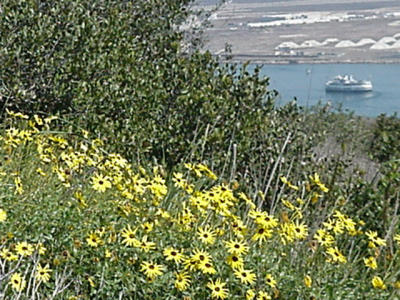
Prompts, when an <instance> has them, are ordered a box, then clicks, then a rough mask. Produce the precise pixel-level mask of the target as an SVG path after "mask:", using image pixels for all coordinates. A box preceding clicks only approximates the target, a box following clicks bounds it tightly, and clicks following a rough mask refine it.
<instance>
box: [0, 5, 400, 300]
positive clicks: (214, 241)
mask: <svg viewBox="0 0 400 300" xmlns="http://www.w3.org/2000/svg"><path fill="white" fill-rule="evenodd" d="M190 4H191V1H189V0H188V1H176V0H174V1H172V0H171V1H158V0H152V1H148V0H138V1H114V0H96V1H86V0H83V1H75V0H72V1H67V2H60V1H58V2H57V1H56V2H53V3H50V2H40V1H11V0H5V1H3V2H2V3H1V4H0V20H1V21H0V46H1V47H0V63H1V65H2V68H0V83H1V84H0V97H1V102H0V105H1V107H0V109H1V111H0V112H1V124H0V132H1V135H0V162H1V164H0V191H1V192H0V241H1V242H0V299H71V300H72V299H210V298H213V299H246V300H247V299H396V297H400V277H399V276H400V268H399V267H400V261H399V257H398V256H399V253H400V252H399V247H400V228H399V220H398V209H399V200H400V199H399V197H400V167H399V165H400V145H399V141H400V138H399V132H400V121H399V119H398V118H397V116H390V117H389V116H384V115H382V116H379V117H378V118H377V119H376V120H368V119H365V118H360V117H356V116H354V115H351V114H350V115H349V114H344V113H341V112H340V111H331V110H329V109H327V108H326V107H315V108H313V109H312V110H311V111H304V110H303V109H302V108H301V107H298V106H297V105H296V103H295V102H293V103H290V104H288V105H286V106H283V107H276V106H275V103H274V99H275V97H276V91H272V90H270V89H269V88H268V78H261V77H260V76H259V68H256V69H255V71H254V72H251V73H250V72H248V71H247V64H243V65H234V64H222V63H221V62H220V61H219V60H218V58H215V57H213V56H211V55H210V54H209V53H208V52H204V51H201V49H200V45H201V39H199V37H200V30H201V27H199V28H196V27H190V26H188V22H187V20H188V18H189V17H190V16H193V14H196V15H197V19H198V20H201V19H202V18H203V17H204V13H201V12H196V13H195V12H192V11H191V10H190Z"/></svg>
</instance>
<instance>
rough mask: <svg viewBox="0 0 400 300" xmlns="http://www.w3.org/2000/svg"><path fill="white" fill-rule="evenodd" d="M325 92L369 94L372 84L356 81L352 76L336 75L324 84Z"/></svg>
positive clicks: (367, 81)
mask: <svg viewBox="0 0 400 300" xmlns="http://www.w3.org/2000/svg"><path fill="white" fill-rule="evenodd" d="M325 90H326V91H327V92H370V91H372V82H371V81H369V80H357V79H355V78H354V77H353V76H352V75H344V76H341V75H338V76H336V77H335V78H333V79H332V80H329V81H328V82H327V83H325Z"/></svg>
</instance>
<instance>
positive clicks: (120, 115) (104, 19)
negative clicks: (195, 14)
mask: <svg viewBox="0 0 400 300" xmlns="http://www.w3.org/2000/svg"><path fill="white" fill-rule="evenodd" d="M189 3H190V1H189V0H187V1H175V0H174V1H172V0H171V1H155V0H154V1H147V0H146V1H144V0H141V1H112V0H108V1H105V0H103V1H100V0H99V1H68V2H57V1H56V2H51V3H50V2H40V3H39V2H35V1H3V3H2V6H1V15H0V18H1V22H0V32H1V33H0V48H1V50H0V51H1V52H0V64H1V65H2V68H1V70H0V80H1V86H0V94H1V97H2V99H3V102H2V103H3V109H2V111H3V112H4V107H6V108H9V109H15V110H18V111H22V112H25V113H28V114H32V112H37V113H39V114H42V115H43V114H46V113H47V114H48V113H50V114H55V113H60V114H62V115H63V117H64V118H68V119H69V120H70V125H71V128H84V129H86V130H88V131H89V132H90V133H91V134H92V136H95V137H102V138H103V139H105V140H107V141H108V142H107V143H106V145H108V147H110V150H112V151H114V150H116V149H118V151H122V152H123V153H124V154H125V155H126V156H127V157H130V158H132V159H134V160H137V161H141V160H153V159H156V160H157V161H159V162H161V163H165V164H167V165H168V166H173V165H174V164H175V163H177V162H179V161H182V160H197V161H200V160H207V161H212V162H213V164H214V165H215V167H220V168H221V169H223V168H224V166H225V167H226V168H225V170H226V172H228V173H229V172H230V171H237V172H241V174H244V173H245V169H246V167H245V165H246V164H247V163H249V162H252V164H254V163H257V165H258V166H261V165H262V164H265V163H267V162H270V161H272V160H277V158H278V156H279V155H280V153H281V152H282V149H284V150H283V152H285V153H286V152H287V151H291V150H292V149H293V151H294V152H296V151H299V149H300V148H302V150H301V151H302V152H304V149H303V148H304V145H305V144H304V142H303V141H302V140H303V139H304V134H302V135H297V133H299V132H300V131H299V130H298V129H296V124H298V120H299V113H298V110H297V109H296V108H295V107H294V106H290V107H288V108H283V109H279V110H277V111H276V110H274V108H273V106H274V105H273V104H274V103H273V100H274V97H275V95H276V93H275V91H269V90H268V78H260V77H259V69H256V70H255V72H254V73H252V74H250V73H249V72H248V71H247V66H246V65H245V66H243V67H242V68H238V67H237V66H235V65H222V64H220V62H219V61H218V59H216V58H213V57H212V56H211V55H210V53H207V52H205V53H202V52H200V51H198V50H196V49H195V50H193V51H192V52H191V55H188V54H187V53H186V52H185V49H186V48H188V47H189V46H188V44H189V45H190V44H191V40H190V39H189V40H188V39H184V36H185V32H182V31H180V30H179V25H180V24H182V23H183V22H184V21H185V20H186V19H187V17H188V16H189V15H190V14H191V12H190V10H189V9H188V4H189ZM186 36H187V35H186ZM193 43H194V44H193V45H194V46H195V45H197V44H196V40H194V41H193ZM288 134H290V139H289V140H288V141H286V138H287V137H288ZM114 141H115V142H114ZM285 141H286V142H287V143H286V146H285V147H283V146H284V143H285ZM300 141H301V143H300V144H298V142H300ZM289 145H290V147H289ZM307 147H308V146H307ZM227 170H228V171H227Z"/></svg>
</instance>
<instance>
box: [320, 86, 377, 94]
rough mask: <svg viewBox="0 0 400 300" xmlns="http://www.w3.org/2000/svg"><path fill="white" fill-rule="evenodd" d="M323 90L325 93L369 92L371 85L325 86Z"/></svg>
mask: <svg viewBox="0 0 400 300" xmlns="http://www.w3.org/2000/svg"><path fill="white" fill-rule="evenodd" d="M325 90H326V91H327V92H340V93H344V92H371V91H372V85H349V86H346V85H336V86H335V85H328V84H327V85H326V86H325Z"/></svg>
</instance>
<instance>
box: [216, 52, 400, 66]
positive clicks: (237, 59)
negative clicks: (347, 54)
mask: <svg viewBox="0 0 400 300" xmlns="http://www.w3.org/2000/svg"><path fill="white" fill-rule="evenodd" d="M213 56H215V57H219V58H220V59H221V61H222V62H224V63H246V62H250V63H252V64H271V65H291V64H388V65H389V64H400V58H398V59H392V60H389V59H360V60H354V59H352V60H340V59H337V60H335V59H316V58H315V57H312V58H311V57H310V58H307V57H293V58H292V57H290V58H283V57H276V56H272V55H254V54H236V55H235V54H232V55H215V54H213Z"/></svg>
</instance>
